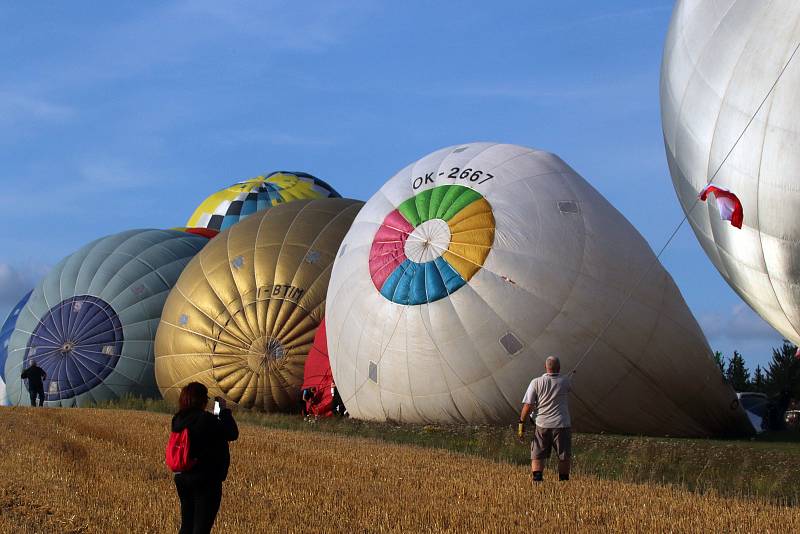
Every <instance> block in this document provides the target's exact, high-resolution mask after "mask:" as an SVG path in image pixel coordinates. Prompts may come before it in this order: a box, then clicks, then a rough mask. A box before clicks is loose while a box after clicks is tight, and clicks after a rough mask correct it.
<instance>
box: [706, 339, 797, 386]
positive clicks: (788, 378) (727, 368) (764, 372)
mask: <svg viewBox="0 0 800 534" xmlns="http://www.w3.org/2000/svg"><path fill="white" fill-rule="evenodd" d="M796 353H797V347H796V346H795V345H793V344H792V343H790V342H788V341H786V340H784V342H783V346H782V347H779V348H774V349H772V360H771V361H770V362H769V364H768V365H767V367H765V368H762V367H761V366H760V365H757V366H756V368H755V369H754V370H753V372H752V373H751V372H750V370H749V369H748V368H747V365H746V363H745V361H744V358H743V357H742V355H741V354H739V352H738V351H733V355H732V356H731V357H729V358H727V360H726V358H725V357H724V356H723V355H722V353H721V352H719V351H718V352H715V353H714V359H715V360H716V362H717V365H718V366H719V370H720V372H722V375H723V376H724V377H725V380H726V381H727V382H728V383H729V384H730V385H731V386H733V389H735V390H736V391H757V392H759V393H766V394H767V395H769V396H779V395H784V396H785V395H790V396H791V397H793V398H795V399H800V358H798V357H797V356H796Z"/></svg>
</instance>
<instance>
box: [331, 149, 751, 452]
mask: <svg viewBox="0 0 800 534" xmlns="http://www.w3.org/2000/svg"><path fill="white" fill-rule="evenodd" d="M648 268H650V270H649V271H647V269H648ZM645 272H648V274H647V276H646V277H644V278H643V280H642V283H641V284H639V285H635V282H636V281H637V279H641V278H642V275H643V274H644V273H645ZM631 290H632V293H631V296H630V299H629V300H626V298H627V295H628V293H630V292H631ZM623 303H625V305H624V307H622V308H621V311H620V312H619V314H618V315H617V316H616V318H615V319H614V320H613V321H611V319H612V317H614V315H615V313H616V312H617V310H619V309H620V306H621V305H622V304H623ZM325 321H326V327H327V334H328V350H329V354H330V362H331V368H332V369H333V376H334V379H335V381H336V385H337V387H338V388H339V391H340V393H341V396H342V400H343V401H344V404H345V405H346V406H347V409H348V411H349V413H350V414H351V416H353V417H356V418H361V419H369V420H378V421H385V420H392V421H406V422H415V423H458V422H466V423H502V422H509V421H515V419H514V418H515V417H517V414H518V410H519V408H520V404H521V399H522V396H523V394H524V393H525V389H526V387H527V385H528V383H529V382H530V380H531V379H532V378H533V377H535V376H538V375H540V374H542V373H543V366H544V361H545V359H546V357H547V356H548V355H551V354H554V355H557V356H559V357H560V358H561V362H562V370H564V371H569V370H571V369H573V368H574V367H575V365H576V364H577V363H578V362H579V360H580V359H581V358H582V357H583V355H584V354H585V353H586V351H587V349H589V348H590V347H591V346H592V344H593V343H594V342H595V340H596V344H595V345H594V347H593V348H592V350H591V351H590V352H589V353H588V354H587V355H586V357H585V358H584V359H583V363H582V364H581V366H580V367H579V368H578V369H577V370H576V374H575V376H574V391H573V393H574V395H573V397H572V421H573V426H574V428H576V429H578V430H581V431H607V432H624V433H641V434H654V435H663V434H672V435H686V436H702V435H710V434H716V433H726V432H740V431H744V432H747V431H751V430H752V429H751V428H750V426H749V423H748V422H747V419H746V416H745V415H744V412H743V411H742V410H741V408H740V407H738V403H737V402H736V395H735V393H734V391H733V390H732V389H731V388H730V387H729V386H728V385H726V384H725V383H724V381H723V379H722V377H721V375H720V372H719V369H718V368H717V366H716V364H715V363H714V361H713V359H712V355H711V351H710V349H709V347H708V345H707V343H706V341H705V338H704V337H703V333H702V331H701V330H700V328H699V326H698V325H697V323H696V322H695V320H694V318H693V316H692V314H691V313H690V311H689V309H688V308H687V306H686V304H685V302H684V300H683V298H682V296H681V294H680V292H679V290H678V288H677V287H676V286H675V284H674V282H673V281H672V278H671V277H670V276H669V274H667V272H666V271H665V270H664V269H663V267H662V266H661V264H660V263H658V260H657V259H656V258H655V255H654V254H653V252H652V251H651V249H650V247H649V246H648V245H647V243H646V242H645V240H644V239H643V238H642V236H641V235H639V233H638V232H637V231H636V230H635V229H634V228H633V226H631V225H630V223H628V222H627V221H626V220H625V218H624V217H623V216H622V215H621V214H620V213H619V212H618V211H616V210H615V209H614V208H613V207H612V206H611V205H610V204H609V203H608V202H607V201H606V200H605V199H604V198H603V197H602V196H601V195H600V194H599V193H598V192H597V191H596V190H595V189H593V188H592V186H591V185H589V183H588V182H586V181H585V180H584V179H583V178H581V176H579V175H578V174H577V173H576V172H575V171H574V170H572V169H571V168H570V167H569V166H568V165H567V164H566V163H564V162H563V161H562V160H561V159H559V158H558V157H557V156H555V155H553V154H549V153H547V152H542V151H539V150H534V149H530V148H524V147H520V146H514V145H503V144H490V143H472V144H467V145H459V146H454V147H449V148H445V149H442V150H439V151H437V152H434V153H432V154H430V155H429V156H426V157H424V158H422V159H421V160H419V161H417V162H415V163H412V164H411V165H409V166H408V167H406V168H405V169H403V170H402V171H400V172H399V173H397V174H396V175H395V176H394V177H393V178H391V179H390V180H389V181H388V182H387V183H386V184H385V185H384V186H383V187H382V188H381V189H380V190H379V191H378V192H377V193H376V194H375V195H374V196H373V197H372V198H371V199H370V200H369V201H368V202H367V204H366V205H365V206H364V208H363V209H362V210H361V212H360V213H359V215H358V217H356V219H355V221H354V222H353V226H352V228H351V229H350V231H349V232H348V234H347V236H346V237H345V239H344V241H343V242H342V246H341V248H340V250H339V253H338V257H337V259H336V263H335V264H334V268H333V273H332V274H331V282H330V286H329V289H328V308H327V315H326V319H325ZM609 321H611V322H610V323H609ZM607 325H608V326H607Z"/></svg>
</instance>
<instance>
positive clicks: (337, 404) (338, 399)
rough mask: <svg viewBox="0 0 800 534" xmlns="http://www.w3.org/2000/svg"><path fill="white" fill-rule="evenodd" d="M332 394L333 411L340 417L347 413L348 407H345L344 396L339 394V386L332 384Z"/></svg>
mask: <svg viewBox="0 0 800 534" xmlns="http://www.w3.org/2000/svg"><path fill="white" fill-rule="evenodd" d="M331 396H332V397H333V408H332V410H333V413H334V414H336V415H338V416H340V417H344V416H345V415H347V408H345V407H344V402H342V396H341V395H339V388H337V387H336V385H335V384H334V385H332V386H331Z"/></svg>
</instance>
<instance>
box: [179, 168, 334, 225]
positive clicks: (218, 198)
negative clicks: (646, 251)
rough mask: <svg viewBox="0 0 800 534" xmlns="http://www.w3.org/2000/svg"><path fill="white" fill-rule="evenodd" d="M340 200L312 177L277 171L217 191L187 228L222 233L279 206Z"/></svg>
mask: <svg viewBox="0 0 800 534" xmlns="http://www.w3.org/2000/svg"><path fill="white" fill-rule="evenodd" d="M339 196H340V195H339V193H337V192H336V191H335V190H334V189H333V188H332V187H331V186H329V185H328V184H327V183H325V182H323V181H322V180H320V179H319V178H316V177H314V176H311V175H310V174H306V173H304V172H287V171H278V172H273V173H272V174H269V175H267V176H257V177H255V178H250V179H249V180H245V181H244V182H238V183H235V184H233V185H232V186H230V187H226V188H225V189H223V190H221V191H217V192H216V193H214V194H213V195H211V196H210V197H208V198H207V199H205V200H204V201H203V203H202V204H200V206H199V207H198V208H197V209H196V210H195V212H194V213H193V214H192V216H191V217H190V218H189V222H187V223H186V226H187V227H188V228H207V229H209V230H216V231H218V232H219V231H221V230H225V229H226V228H229V227H231V226H232V225H234V224H236V223H237V222H239V221H240V220H242V219H244V218H245V217H248V216H250V215H252V214H254V213H256V212H257V211H261V210H265V209H268V208H271V207H272V206H277V205H278V204H283V203H286V202H292V201H295V200H311V199H315V198H328V197H334V198H336V197H339ZM187 231H189V230H187Z"/></svg>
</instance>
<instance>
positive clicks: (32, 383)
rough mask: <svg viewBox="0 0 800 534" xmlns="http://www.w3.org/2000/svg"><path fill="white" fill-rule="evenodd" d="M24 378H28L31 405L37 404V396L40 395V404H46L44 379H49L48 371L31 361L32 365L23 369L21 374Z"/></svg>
mask: <svg viewBox="0 0 800 534" xmlns="http://www.w3.org/2000/svg"><path fill="white" fill-rule="evenodd" d="M20 377H21V378H22V379H23V380H25V379H27V380H28V393H30V395H31V406H36V397H37V396H38V397H39V406H44V381H45V380H47V373H45V372H44V369H42V368H41V367H39V366H38V365H36V362H35V361H31V366H30V367H28V368H27V369H25V370H24V371H22V375H21V376H20Z"/></svg>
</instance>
